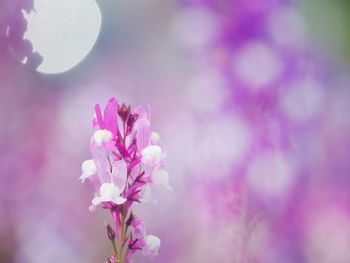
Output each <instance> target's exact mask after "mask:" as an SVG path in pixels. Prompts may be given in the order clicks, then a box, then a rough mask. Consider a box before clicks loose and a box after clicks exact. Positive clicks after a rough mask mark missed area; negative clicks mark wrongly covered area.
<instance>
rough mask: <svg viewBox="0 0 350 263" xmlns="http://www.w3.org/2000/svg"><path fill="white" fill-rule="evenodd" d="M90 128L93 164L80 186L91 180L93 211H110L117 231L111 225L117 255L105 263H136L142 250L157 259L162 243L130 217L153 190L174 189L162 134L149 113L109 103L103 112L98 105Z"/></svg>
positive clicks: (86, 163)
mask: <svg viewBox="0 0 350 263" xmlns="http://www.w3.org/2000/svg"><path fill="white" fill-rule="evenodd" d="M92 126H93V127H94V128H95V132H94V134H93V135H92V137H91V139H90V144H89V149H90V152H91V156H92V159H89V160H86V161H84V162H83V164H82V175H81V176H80V180H81V181H82V182H84V181H85V180H87V179H88V180H89V181H90V182H91V183H92V185H93V186H94V188H95V196H94V198H93V199H92V202H91V203H92V205H91V207H90V209H91V210H94V209H95V208H96V207H97V206H102V207H103V208H105V209H108V210H109V211H110V213H111V215H112V218H113V220H114V223H115V228H116V230H115V231H114V230H113V228H112V227H111V226H110V225H107V233H108V238H109V239H110V240H111V242H112V247H113V255H112V256H110V257H109V258H108V259H107V261H106V262H116V263H124V262H132V261H131V257H132V256H133V254H135V253H136V252H137V251H139V250H140V251H142V253H143V254H144V255H158V250H159V247H160V239H159V238H158V237H156V236H154V235H146V231H145V223H144V221H143V220H142V219H141V218H138V217H135V216H134V214H133V213H132V211H131V209H132V206H133V204H134V203H135V202H137V203H141V202H142V201H143V200H144V198H143V196H144V193H145V192H146V191H149V189H150V186H151V185H153V184H157V185H159V186H160V187H163V188H164V189H168V190H169V189H171V187H170V186H169V174H168V172H167V171H166V170H165V169H164V158H165V156H166V151H165V148H164V147H163V145H162V143H161V140H160V136H159V134H158V133H156V132H154V131H152V129H151V122H150V111H149V109H145V108H142V107H137V108H135V109H134V110H132V109H131V107H130V106H128V105H125V104H119V103H118V102H117V101H116V99H114V98H111V99H110V100H109V101H108V103H107V105H106V107H105V109H104V110H103V111H102V110H101V108H100V106H99V105H96V107H95V116H94V118H93V120H92Z"/></svg>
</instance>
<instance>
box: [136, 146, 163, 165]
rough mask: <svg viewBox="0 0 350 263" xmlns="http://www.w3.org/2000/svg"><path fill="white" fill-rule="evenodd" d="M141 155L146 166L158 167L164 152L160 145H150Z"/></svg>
mask: <svg viewBox="0 0 350 263" xmlns="http://www.w3.org/2000/svg"><path fill="white" fill-rule="evenodd" d="M141 155H142V159H141V160H142V162H143V163H144V164H146V165H149V166H154V167H157V166H159V165H160V161H161V160H162V158H163V151H162V148H160V147H159V146H158V145H149V146H147V147H146V148H144V149H143V150H142V152H141Z"/></svg>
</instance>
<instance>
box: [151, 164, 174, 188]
mask: <svg viewBox="0 0 350 263" xmlns="http://www.w3.org/2000/svg"><path fill="white" fill-rule="evenodd" d="M152 179H153V181H154V182H155V183H156V184H158V185H160V186H162V187H164V188H165V189H168V190H173V189H172V188H171V187H170V186H169V174H168V172H167V171H165V170H163V169H158V170H156V171H155V172H154V173H153V177H152Z"/></svg>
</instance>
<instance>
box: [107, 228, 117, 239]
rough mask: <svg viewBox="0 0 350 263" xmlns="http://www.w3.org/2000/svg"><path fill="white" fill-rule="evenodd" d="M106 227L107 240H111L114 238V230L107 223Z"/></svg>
mask: <svg viewBox="0 0 350 263" xmlns="http://www.w3.org/2000/svg"><path fill="white" fill-rule="evenodd" d="M106 228H107V235H108V238H109V240H111V241H113V240H114V239H115V231H114V230H113V228H112V227H111V226H110V225H109V224H107V226H106Z"/></svg>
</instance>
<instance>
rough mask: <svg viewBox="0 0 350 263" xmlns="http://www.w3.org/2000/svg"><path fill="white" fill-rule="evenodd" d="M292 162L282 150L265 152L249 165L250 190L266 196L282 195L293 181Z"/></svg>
mask: <svg viewBox="0 0 350 263" xmlns="http://www.w3.org/2000/svg"><path fill="white" fill-rule="evenodd" d="M294 177H295V174H294V169H293V166H292V164H291V163H290V162H289V160H288V159H287V158H286V156H285V155H284V154H283V153H282V152H272V151H271V152H265V153H262V154H261V155H260V156H258V157H257V158H256V159H255V160H254V161H253V162H252V164H251V165H250V166H249V169H248V173H247V181H248V184H249V186H250V187H251V189H252V190H254V191H255V192H257V193H260V194H263V195H267V196H282V195H283V194H285V193H287V191H288V190H289V188H290V187H291V185H292V183H293V181H294Z"/></svg>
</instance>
